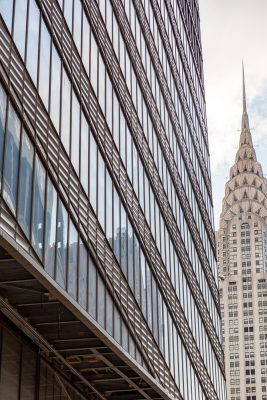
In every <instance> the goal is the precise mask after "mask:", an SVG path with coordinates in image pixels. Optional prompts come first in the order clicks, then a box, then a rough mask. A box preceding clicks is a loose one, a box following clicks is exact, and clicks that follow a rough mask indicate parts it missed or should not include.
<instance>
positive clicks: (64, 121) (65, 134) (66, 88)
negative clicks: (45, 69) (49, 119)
mask: <svg viewBox="0 0 267 400" xmlns="http://www.w3.org/2000/svg"><path fill="white" fill-rule="evenodd" d="M70 91H71V85H70V81H69V78H68V76H67V73H66V72H65V70H64V69H63V70H62V104H61V141H62V143H63V145H64V147H65V149H66V151H67V153H68V154H69V151H70Z"/></svg>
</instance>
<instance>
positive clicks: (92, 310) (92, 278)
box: [88, 256, 97, 319]
mask: <svg viewBox="0 0 267 400" xmlns="http://www.w3.org/2000/svg"><path fill="white" fill-rule="evenodd" d="M96 284H97V281H96V267H95V264H94V263H93V261H92V259H91V257H90V256H89V291H88V297H89V299H88V300H89V301H88V312H89V314H90V315H91V316H92V317H93V318H95V319H96Z"/></svg>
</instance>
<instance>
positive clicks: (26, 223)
mask: <svg viewBox="0 0 267 400" xmlns="http://www.w3.org/2000/svg"><path fill="white" fill-rule="evenodd" d="M32 164H33V145H32V143H31V141H30V139H29V137H28V135H27V134H26V132H25V131H23V134H22V145H21V158H20V174H19V201H18V222H19V224H20V225H21V227H22V229H23V230H24V233H25V234H26V236H27V237H29V234H30V218H31V200H32V174H33V172H32Z"/></svg>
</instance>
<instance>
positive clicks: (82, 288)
mask: <svg viewBox="0 0 267 400" xmlns="http://www.w3.org/2000/svg"><path fill="white" fill-rule="evenodd" d="M79 248H80V252H79V274H78V276H79V294H78V302H79V304H80V305H81V306H82V307H83V308H84V309H86V307H87V280H88V277H87V269H88V254H87V249H86V247H85V244H84V242H83V241H82V240H81V239H80V246H79Z"/></svg>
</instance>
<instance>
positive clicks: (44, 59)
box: [39, 20, 51, 110]
mask: <svg viewBox="0 0 267 400" xmlns="http://www.w3.org/2000/svg"><path fill="white" fill-rule="evenodd" d="M40 46H41V47H40V61H39V93H40V96H41V98H42V100H43V102H44V105H45V107H46V109H47V110H48V98H49V77H50V50H51V36H50V34H49V32H48V30H47V27H46V25H45V23H44V21H43V20H42V26H41V44H40Z"/></svg>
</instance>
